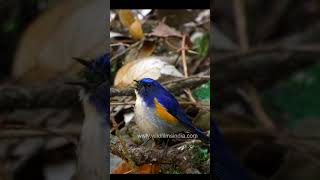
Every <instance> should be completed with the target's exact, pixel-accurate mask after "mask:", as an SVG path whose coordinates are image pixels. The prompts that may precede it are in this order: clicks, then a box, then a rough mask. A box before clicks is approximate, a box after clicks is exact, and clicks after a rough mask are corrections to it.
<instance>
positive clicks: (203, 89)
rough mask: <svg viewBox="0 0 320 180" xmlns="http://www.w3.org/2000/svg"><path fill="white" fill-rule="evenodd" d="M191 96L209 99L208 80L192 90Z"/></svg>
mask: <svg viewBox="0 0 320 180" xmlns="http://www.w3.org/2000/svg"><path fill="white" fill-rule="evenodd" d="M192 94H193V96H195V97H196V98H197V99H199V100H208V101H209V100H210V81H208V82H207V83H205V84H202V85H201V86H200V87H198V88H196V89H195V90H193V92H192Z"/></svg>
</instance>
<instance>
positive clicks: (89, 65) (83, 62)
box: [73, 57, 91, 69]
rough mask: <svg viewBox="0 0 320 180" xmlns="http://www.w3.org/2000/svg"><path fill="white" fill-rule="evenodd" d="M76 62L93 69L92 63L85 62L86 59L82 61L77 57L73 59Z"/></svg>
mask: <svg viewBox="0 0 320 180" xmlns="http://www.w3.org/2000/svg"><path fill="white" fill-rule="evenodd" d="M73 59H74V60H76V61H78V62H79V63H80V64H82V65H84V66H85V67H87V68H88V69H90V68H91V64H90V62H88V61H86V60H84V59H81V58H77V57H73Z"/></svg>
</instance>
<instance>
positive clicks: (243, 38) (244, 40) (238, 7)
mask: <svg viewBox="0 0 320 180" xmlns="http://www.w3.org/2000/svg"><path fill="white" fill-rule="evenodd" d="M244 8H245V3H244V1H243V0H233V9H234V16H235V22H236V26H237V33H238V37H239V43H240V47H241V50H247V49H248V48H249V41H248V35H247V22H246V15H245V12H244Z"/></svg>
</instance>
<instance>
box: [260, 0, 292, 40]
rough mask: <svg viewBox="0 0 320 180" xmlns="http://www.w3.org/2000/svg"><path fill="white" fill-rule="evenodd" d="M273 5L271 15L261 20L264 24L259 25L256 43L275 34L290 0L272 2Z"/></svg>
mask: <svg viewBox="0 0 320 180" xmlns="http://www.w3.org/2000/svg"><path fill="white" fill-rule="evenodd" d="M272 3H273V4H272V6H273V7H272V9H271V11H269V12H270V13H269V14H267V15H266V16H265V18H263V19H262V20H261V22H263V23H259V24H258V27H256V29H257V30H256V33H255V36H254V42H256V41H261V40H264V39H265V38H266V37H268V36H269V35H271V34H272V33H273V31H274V30H275V28H276V25H277V23H278V22H279V20H280V18H281V17H282V15H283V14H284V13H285V12H286V9H287V7H288V5H289V3H290V0H278V1H272Z"/></svg>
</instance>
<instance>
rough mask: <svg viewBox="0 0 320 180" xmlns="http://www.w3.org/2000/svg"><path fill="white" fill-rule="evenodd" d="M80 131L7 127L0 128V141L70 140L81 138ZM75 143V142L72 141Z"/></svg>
mask: <svg viewBox="0 0 320 180" xmlns="http://www.w3.org/2000/svg"><path fill="white" fill-rule="evenodd" d="M79 134H80V129H47V128H29V127H24V126H19V127H18V126H6V127H1V128H0V139H10V138H31V137H39V136H45V137H65V138H67V139H68V140H70V138H69V137H70V136H79ZM70 141H71V142H74V141H73V140H70Z"/></svg>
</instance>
